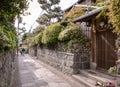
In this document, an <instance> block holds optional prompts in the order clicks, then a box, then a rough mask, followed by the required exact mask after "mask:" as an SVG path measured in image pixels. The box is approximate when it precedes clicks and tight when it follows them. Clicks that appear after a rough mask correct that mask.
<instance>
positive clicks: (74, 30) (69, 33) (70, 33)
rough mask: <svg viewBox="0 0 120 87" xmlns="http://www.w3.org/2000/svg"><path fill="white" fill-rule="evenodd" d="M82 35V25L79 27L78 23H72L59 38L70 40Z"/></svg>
mask: <svg viewBox="0 0 120 87" xmlns="http://www.w3.org/2000/svg"><path fill="white" fill-rule="evenodd" d="M81 35H82V32H81V30H80V27H78V26H77V25H74V24H72V25H70V26H67V27H66V28H65V29H64V30H63V31H62V32H61V33H60V34H59V37H58V39H59V40H60V41H69V40H72V39H74V38H80V37H81Z"/></svg>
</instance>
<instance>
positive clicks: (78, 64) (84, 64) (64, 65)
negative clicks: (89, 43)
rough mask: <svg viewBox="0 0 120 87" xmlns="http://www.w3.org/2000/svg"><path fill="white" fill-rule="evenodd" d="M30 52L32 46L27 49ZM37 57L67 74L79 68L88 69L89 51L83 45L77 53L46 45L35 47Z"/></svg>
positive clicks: (32, 50) (77, 71)
mask: <svg viewBox="0 0 120 87" xmlns="http://www.w3.org/2000/svg"><path fill="white" fill-rule="evenodd" d="M29 52H30V54H33V53H34V48H31V49H29ZM37 58H38V59H39V60H41V61H43V62H44V63H47V64H49V65H51V66H53V67H55V68H56V69H58V70H60V71H62V72H63V73H67V74H70V75H71V74H76V73H79V69H88V68H89V63H90V59H89V58H90V53H89V50H88V49H87V48H85V47H82V49H81V50H80V51H79V52H77V53H67V52H62V51H58V50H55V49H49V48H46V47H41V48H40V47H39V48H38V49H37Z"/></svg>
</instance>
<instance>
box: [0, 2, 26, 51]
mask: <svg viewBox="0 0 120 87" xmlns="http://www.w3.org/2000/svg"><path fill="white" fill-rule="evenodd" d="M27 6H28V2H27V0H12V1H11V0H2V1H0V40H1V41H0V51H2V52H3V51H6V50H11V49H13V48H14V47H15V46H16V43H17V37H16V30H15V27H14V21H15V17H16V15H18V14H22V13H23V12H24V10H25V9H26V8H27Z"/></svg>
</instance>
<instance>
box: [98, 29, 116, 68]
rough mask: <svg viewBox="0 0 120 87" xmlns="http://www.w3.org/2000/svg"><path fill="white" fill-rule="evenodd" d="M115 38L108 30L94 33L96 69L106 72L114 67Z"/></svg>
mask: <svg viewBox="0 0 120 87" xmlns="http://www.w3.org/2000/svg"><path fill="white" fill-rule="evenodd" d="M116 38H117V36H116V35H115V34H114V33H112V31H110V30H106V31H104V32H97V33H96V60H97V61H96V62H97V68H98V69H103V70H107V69H109V68H110V67H112V66H114V65H115V61H116V60H117V55H116V51H115V50H116V48H115V40H116Z"/></svg>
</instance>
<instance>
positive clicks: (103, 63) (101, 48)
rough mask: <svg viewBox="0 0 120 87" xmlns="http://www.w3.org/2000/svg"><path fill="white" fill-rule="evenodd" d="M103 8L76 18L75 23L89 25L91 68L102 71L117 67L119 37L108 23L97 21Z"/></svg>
mask: <svg viewBox="0 0 120 87" xmlns="http://www.w3.org/2000/svg"><path fill="white" fill-rule="evenodd" d="M102 9H103V8H102V7H100V8H98V9H94V10H92V11H90V12H89V13H87V14H85V15H83V16H80V17H78V18H75V19H74V20H73V22H74V23H83V22H86V24H87V23H89V25H90V27H91V29H90V33H91V34H90V36H91V58H90V63H91V68H97V69H99V70H102V71H106V70H108V69H109V68H110V67H112V66H115V64H116V60H117V54H116V46H115V40H116V39H117V35H116V34H114V33H113V32H112V30H110V29H108V27H107V23H104V21H103V20H102V18H101V20H97V19H96V16H97V15H98V14H99V13H100V12H101V10H102Z"/></svg>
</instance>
